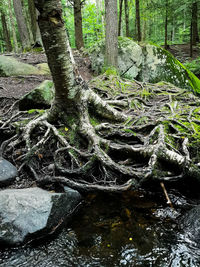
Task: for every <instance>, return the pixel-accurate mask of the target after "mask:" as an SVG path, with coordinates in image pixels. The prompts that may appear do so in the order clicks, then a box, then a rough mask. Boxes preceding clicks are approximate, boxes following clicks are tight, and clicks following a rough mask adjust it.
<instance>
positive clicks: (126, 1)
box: [124, 0, 130, 37]
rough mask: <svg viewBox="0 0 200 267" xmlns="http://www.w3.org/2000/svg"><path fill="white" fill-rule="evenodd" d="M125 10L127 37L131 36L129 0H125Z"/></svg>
mask: <svg viewBox="0 0 200 267" xmlns="http://www.w3.org/2000/svg"><path fill="white" fill-rule="evenodd" d="M124 10H125V23H126V37H129V36H130V33H129V9H128V0H124Z"/></svg>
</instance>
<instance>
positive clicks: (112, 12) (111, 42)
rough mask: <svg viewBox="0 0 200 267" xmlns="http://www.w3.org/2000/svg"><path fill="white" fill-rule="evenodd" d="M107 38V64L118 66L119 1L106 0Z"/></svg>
mask: <svg viewBox="0 0 200 267" xmlns="http://www.w3.org/2000/svg"><path fill="white" fill-rule="evenodd" d="M105 12H106V39H105V50H106V51H105V60H104V61H105V66H107V67H109V66H113V67H115V68H118V38H117V37H118V21H117V1H116V0H105Z"/></svg>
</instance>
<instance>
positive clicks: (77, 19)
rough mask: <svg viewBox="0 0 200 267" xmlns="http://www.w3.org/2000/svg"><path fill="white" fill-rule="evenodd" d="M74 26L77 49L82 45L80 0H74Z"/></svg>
mask: <svg viewBox="0 0 200 267" xmlns="http://www.w3.org/2000/svg"><path fill="white" fill-rule="evenodd" d="M74 28H75V43H76V48H77V49H78V50H79V49H81V47H84V42H83V29H82V12H81V0H74Z"/></svg>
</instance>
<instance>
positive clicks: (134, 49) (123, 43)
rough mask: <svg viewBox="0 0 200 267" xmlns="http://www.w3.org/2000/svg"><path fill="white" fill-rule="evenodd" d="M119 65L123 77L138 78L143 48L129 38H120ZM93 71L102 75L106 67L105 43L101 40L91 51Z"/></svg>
mask: <svg viewBox="0 0 200 267" xmlns="http://www.w3.org/2000/svg"><path fill="white" fill-rule="evenodd" d="M118 44H119V51H118V64H119V71H120V74H121V75H122V76H126V77H130V78H133V79H134V78H136V77H137V76H138V75H139V72H140V70H141V67H142V59H143V57H142V48H141V47H140V46H139V45H138V44H137V43H135V42H133V41H132V40H130V39H129V38H122V37H119V43H118ZM89 54H90V59H91V63H92V69H93V71H94V72H95V73H97V74H100V73H101V72H102V69H103V67H104V54H105V43H104V40H101V41H99V42H97V43H96V44H94V46H93V47H92V48H90V50H89Z"/></svg>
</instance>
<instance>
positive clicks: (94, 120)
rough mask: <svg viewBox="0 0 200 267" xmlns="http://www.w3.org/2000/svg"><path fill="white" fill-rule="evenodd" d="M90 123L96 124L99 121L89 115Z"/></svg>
mask: <svg viewBox="0 0 200 267" xmlns="http://www.w3.org/2000/svg"><path fill="white" fill-rule="evenodd" d="M90 123H91V124H92V125H93V126H97V125H98V124H99V123H100V122H99V121H98V120H97V118H95V117H90Z"/></svg>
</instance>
